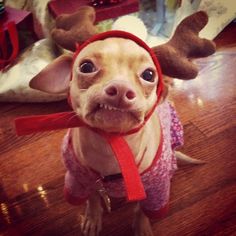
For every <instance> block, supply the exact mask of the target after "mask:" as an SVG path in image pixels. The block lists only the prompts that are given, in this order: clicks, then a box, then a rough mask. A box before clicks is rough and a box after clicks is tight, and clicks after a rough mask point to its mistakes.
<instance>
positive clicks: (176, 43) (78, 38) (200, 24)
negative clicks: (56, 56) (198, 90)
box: [52, 6, 215, 80]
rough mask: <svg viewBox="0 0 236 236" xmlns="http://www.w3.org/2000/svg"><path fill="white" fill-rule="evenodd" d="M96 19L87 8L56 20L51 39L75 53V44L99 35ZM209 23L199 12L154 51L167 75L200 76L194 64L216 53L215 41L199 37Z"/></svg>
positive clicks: (205, 16)
mask: <svg viewBox="0 0 236 236" xmlns="http://www.w3.org/2000/svg"><path fill="white" fill-rule="evenodd" d="M95 18H96V17H95V10H94V9H93V8H92V7H88V6H85V7H82V8H80V9H79V11H78V12H76V13H74V14H70V15H69V14H65V15H61V16H59V17H58V18H57V20H56V28H55V29H53V31H52V37H53V39H54V40H55V42H56V43H57V44H59V45H60V46H62V47H63V48H66V49H68V50H71V51H75V50H76V43H79V44H81V43H82V42H84V41H86V40H87V39H88V38H90V37H91V36H92V35H95V34H96V33H97V29H96V27H95V26H94V22H95ZM207 22H208V16H207V14H206V13H205V12H204V11H199V12H196V13H194V14H193V15H190V16H188V17H187V18H185V19H184V20H183V21H182V22H180V24H179V25H178V26H177V28H176V30H175V33H174V35H173V36H172V38H171V39H170V40H169V41H168V42H167V43H165V44H162V45H159V46H157V47H153V48H152V50H153V51H154V53H155V55H156V56H157V58H158V61H159V63H160V66H161V69H162V73H163V74H164V75H167V76H170V77H173V78H177V79H184V80H188V79H193V78H195V77H196V76H197V73H198V68H197V66H196V65H195V64H194V63H193V62H192V61H191V60H192V59H194V58H198V57H207V56H209V55H211V54H213V53H214V52H215V44H214V43H213V42H212V41H210V40H207V39H201V38H199V36H198V34H199V32H200V31H201V29H203V28H204V26H205V25H206V24H207Z"/></svg>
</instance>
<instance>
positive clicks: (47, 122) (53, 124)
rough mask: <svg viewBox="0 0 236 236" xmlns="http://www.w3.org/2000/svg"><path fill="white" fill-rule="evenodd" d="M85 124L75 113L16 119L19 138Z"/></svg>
mask: <svg viewBox="0 0 236 236" xmlns="http://www.w3.org/2000/svg"><path fill="white" fill-rule="evenodd" d="M84 125H85V123H84V122H83V121H82V120H81V119H79V118H78V116H77V115H76V114H75V113H74V112H62V113H55V114H50V115H38V116H25V117H19V118H17V119H15V129H16V134H17V135H18V136H22V135H28V134H32V133H37V132H42V131H50V130H57V129H66V128H74V127H80V126H84Z"/></svg>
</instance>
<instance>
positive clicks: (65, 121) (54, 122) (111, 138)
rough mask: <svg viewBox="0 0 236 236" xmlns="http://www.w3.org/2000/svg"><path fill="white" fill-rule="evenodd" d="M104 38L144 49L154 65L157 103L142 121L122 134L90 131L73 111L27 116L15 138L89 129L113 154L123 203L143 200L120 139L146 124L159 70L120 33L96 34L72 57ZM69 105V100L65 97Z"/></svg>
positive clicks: (17, 122) (131, 159)
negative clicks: (124, 197) (123, 191)
mask: <svg viewBox="0 0 236 236" xmlns="http://www.w3.org/2000/svg"><path fill="white" fill-rule="evenodd" d="M108 37H119V38H125V39H130V40H133V41H134V42H136V43H137V44H138V45H139V46H141V47H143V48H144V49H146V50H147V51H148V52H149V54H150V56H151V57H152V60H153V62H154V64H155V66H156V69H157V72H158V77H159V81H158V85H157V91H156V94H157V101H156V103H155V105H154V106H153V108H152V109H151V111H150V112H149V113H148V114H147V115H146V117H145V120H144V122H143V123H142V124H141V125H140V126H138V127H136V128H134V129H132V130H130V131H128V132H126V133H122V134H120V133H106V132H104V131H102V130H99V129H95V128H92V127H90V126H88V125H87V124H86V123H85V122H84V121H82V120H81V119H80V118H79V117H77V116H76V114H75V113H74V112H63V113H57V114H51V115H42V116H28V117H20V118H17V119H16V120H15V127H16V133H17V135H18V136H22V135H28V134H32V133H36V132H42V131H50V130H58V129H65V128H75V127H87V128H89V129H91V130H93V131H94V132H96V133H99V134H100V135H101V136H102V137H103V138H105V139H106V140H107V142H108V143H109V145H110V146H111V148H112V150H113V152H114V155H115V157H116V159H117V161H118V163H119V166H120V170H121V173H122V175H123V179H124V184H125V188H126V192H127V200H128V201H137V200H142V199H145V198H146V193H145V190H144V187H143V184H142V181H141V178H140V175H139V171H138V168H137V166H136V163H135V158H134V155H133V153H132V150H131V149H130V147H129V145H128V144H127V142H126V141H125V139H124V136H125V135H130V134H134V133H136V132H138V131H139V130H140V129H142V128H143V126H144V125H145V124H146V122H147V121H148V120H149V118H150V117H151V115H152V114H153V112H154V110H155V108H156V106H157V104H158V103H159V101H160V98H161V94H162V91H163V82H162V73H161V68H160V66H159V63H158V60H157V58H156V56H155V54H154V53H153V51H152V50H151V49H150V48H149V47H148V46H147V45H146V44H145V43H144V42H143V41H142V40H141V39H139V38H137V37H136V36H134V35H132V34H130V33H127V32H123V31H108V32H105V33H102V34H99V35H96V36H94V37H92V38H91V39H90V40H88V41H87V42H85V43H84V44H83V45H81V46H80V47H79V48H78V50H77V51H76V52H75V55H74V58H76V57H77V55H78V54H79V52H80V51H81V50H82V49H83V48H84V47H86V46H87V45H88V44H90V43H92V42H94V41H96V40H103V39H105V38H108ZM68 101H69V103H70V98H68Z"/></svg>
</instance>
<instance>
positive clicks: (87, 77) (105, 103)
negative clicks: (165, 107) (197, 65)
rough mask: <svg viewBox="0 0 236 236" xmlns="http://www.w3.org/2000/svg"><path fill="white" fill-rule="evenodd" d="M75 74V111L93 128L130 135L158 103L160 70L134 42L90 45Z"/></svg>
mask: <svg viewBox="0 0 236 236" xmlns="http://www.w3.org/2000/svg"><path fill="white" fill-rule="evenodd" d="M72 70H73V73H72V80H71V83H70V96H71V102H72V107H73V109H74V111H75V112H76V113H77V114H78V115H79V117H82V118H83V120H84V121H85V122H86V123H88V124H89V125H90V126H92V127H96V128H100V129H102V130H104V131H107V132H127V131H128V130H130V129H132V128H135V127H137V126H138V125H139V124H141V123H142V122H143V121H144V118H145V116H146V115H147V113H148V112H149V111H150V109H151V108H152V107H153V105H154V104H155V102H156V99H157V98H156V87H157V83H158V74H157V71H156V67H155V65H154V63H153V60H152V58H151V56H150V55H149V53H148V52H147V51H146V50H145V49H143V48H142V47H140V46H139V45H137V44H136V43H135V42H133V41H131V40H128V39H122V38H107V39H105V40H100V41H95V42H93V43H91V44H89V45H88V46H86V47H85V48H84V49H82V51H81V52H80V53H79V54H78V56H77V57H76V59H75V61H74V64H73V67H72Z"/></svg>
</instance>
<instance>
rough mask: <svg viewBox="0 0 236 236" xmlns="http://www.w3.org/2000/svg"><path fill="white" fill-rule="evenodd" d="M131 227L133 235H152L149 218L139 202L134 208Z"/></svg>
mask: <svg viewBox="0 0 236 236" xmlns="http://www.w3.org/2000/svg"><path fill="white" fill-rule="evenodd" d="M133 227H134V232H135V236H154V234H153V231H152V226H151V223H150V220H149V218H148V217H147V216H146V215H145V214H144V213H143V211H142V209H141V208H140V205H139V204H138V205H137V207H136V209H135V218H134V224H133Z"/></svg>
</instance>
